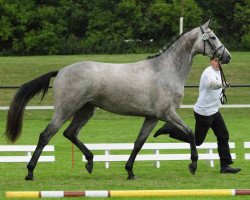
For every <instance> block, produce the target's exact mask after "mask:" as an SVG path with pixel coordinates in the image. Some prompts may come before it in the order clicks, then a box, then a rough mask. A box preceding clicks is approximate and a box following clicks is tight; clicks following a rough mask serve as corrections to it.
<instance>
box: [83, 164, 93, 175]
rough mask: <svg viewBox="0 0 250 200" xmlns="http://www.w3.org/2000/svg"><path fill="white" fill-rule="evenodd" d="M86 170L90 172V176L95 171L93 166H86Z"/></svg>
mask: <svg viewBox="0 0 250 200" xmlns="http://www.w3.org/2000/svg"><path fill="white" fill-rule="evenodd" d="M85 168H86V170H87V171H88V173H90V174H91V173H92V171H93V165H90V164H85Z"/></svg>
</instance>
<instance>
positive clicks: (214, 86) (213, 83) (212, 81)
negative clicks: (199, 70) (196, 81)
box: [205, 74, 222, 90]
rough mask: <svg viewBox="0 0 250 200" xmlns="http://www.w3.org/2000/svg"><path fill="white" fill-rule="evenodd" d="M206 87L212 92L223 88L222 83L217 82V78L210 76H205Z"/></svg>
mask: <svg viewBox="0 0 250 200" xmlns="http://www.w3.org/2000/svg"><path fill="white" fill-rule="evenodd" d="M205 85H206V87H207V88H208V89H211V90H218V89H220V88H222V82H221V81H220V80H216V78H215V76H211V75H210V74H206V75H205Z"/></svg>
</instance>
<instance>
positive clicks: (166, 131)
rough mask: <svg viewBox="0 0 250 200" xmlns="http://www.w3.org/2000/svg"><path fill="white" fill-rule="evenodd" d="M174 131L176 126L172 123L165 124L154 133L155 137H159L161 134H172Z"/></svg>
mask: <svg viewBox="0 0 250 200" xmlns="http://www.w3.org/2000/svg"><path fill="white" fill-rule="evenodd" d="M174 131H176V128H175V127H174V126H173V125H171V124H165V125H164V126H163V127H161V128H160V129H159V130H158V131H156V133H155V134H154V137H158V136H159V135H162V134H164V135H168V134H172V133H173V132H174Z"/></svg>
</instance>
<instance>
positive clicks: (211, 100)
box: [194, 66, 222, 116]
mask: <svg viewBox="0 0 250 200" xmlns="http://www.w3.org/2000/svg"><path fill="white" fill-rule="evenodd" d="M221 92H222V82H221V75H220V71H219V70H218V71H217V70H215V69H214V68H213V67H212V66H209V67H207V68H206V69H205V70H204V72H203V73H202V75H201V79H200V84H199V97H198V100H197V102H196V103H195V105H194V111H195V112H196V113H198V114H200V115H204V116H210V115H213V114H215V113H217V112H218V110H219V107H220V105H221V102H220V94H221Z"/></svg>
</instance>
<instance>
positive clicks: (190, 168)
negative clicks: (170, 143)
mask: <svg viewBox="0 0 250 200" xmlns="http://www.w3.org/2000/svg"><path fill="white" fill-rule="evenodd" d="M188 168H189V171H190V172H191V174H193V175H195V172H196V169H197V165H196V164H195V163H190V164H189V166H188Z"/></svg>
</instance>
